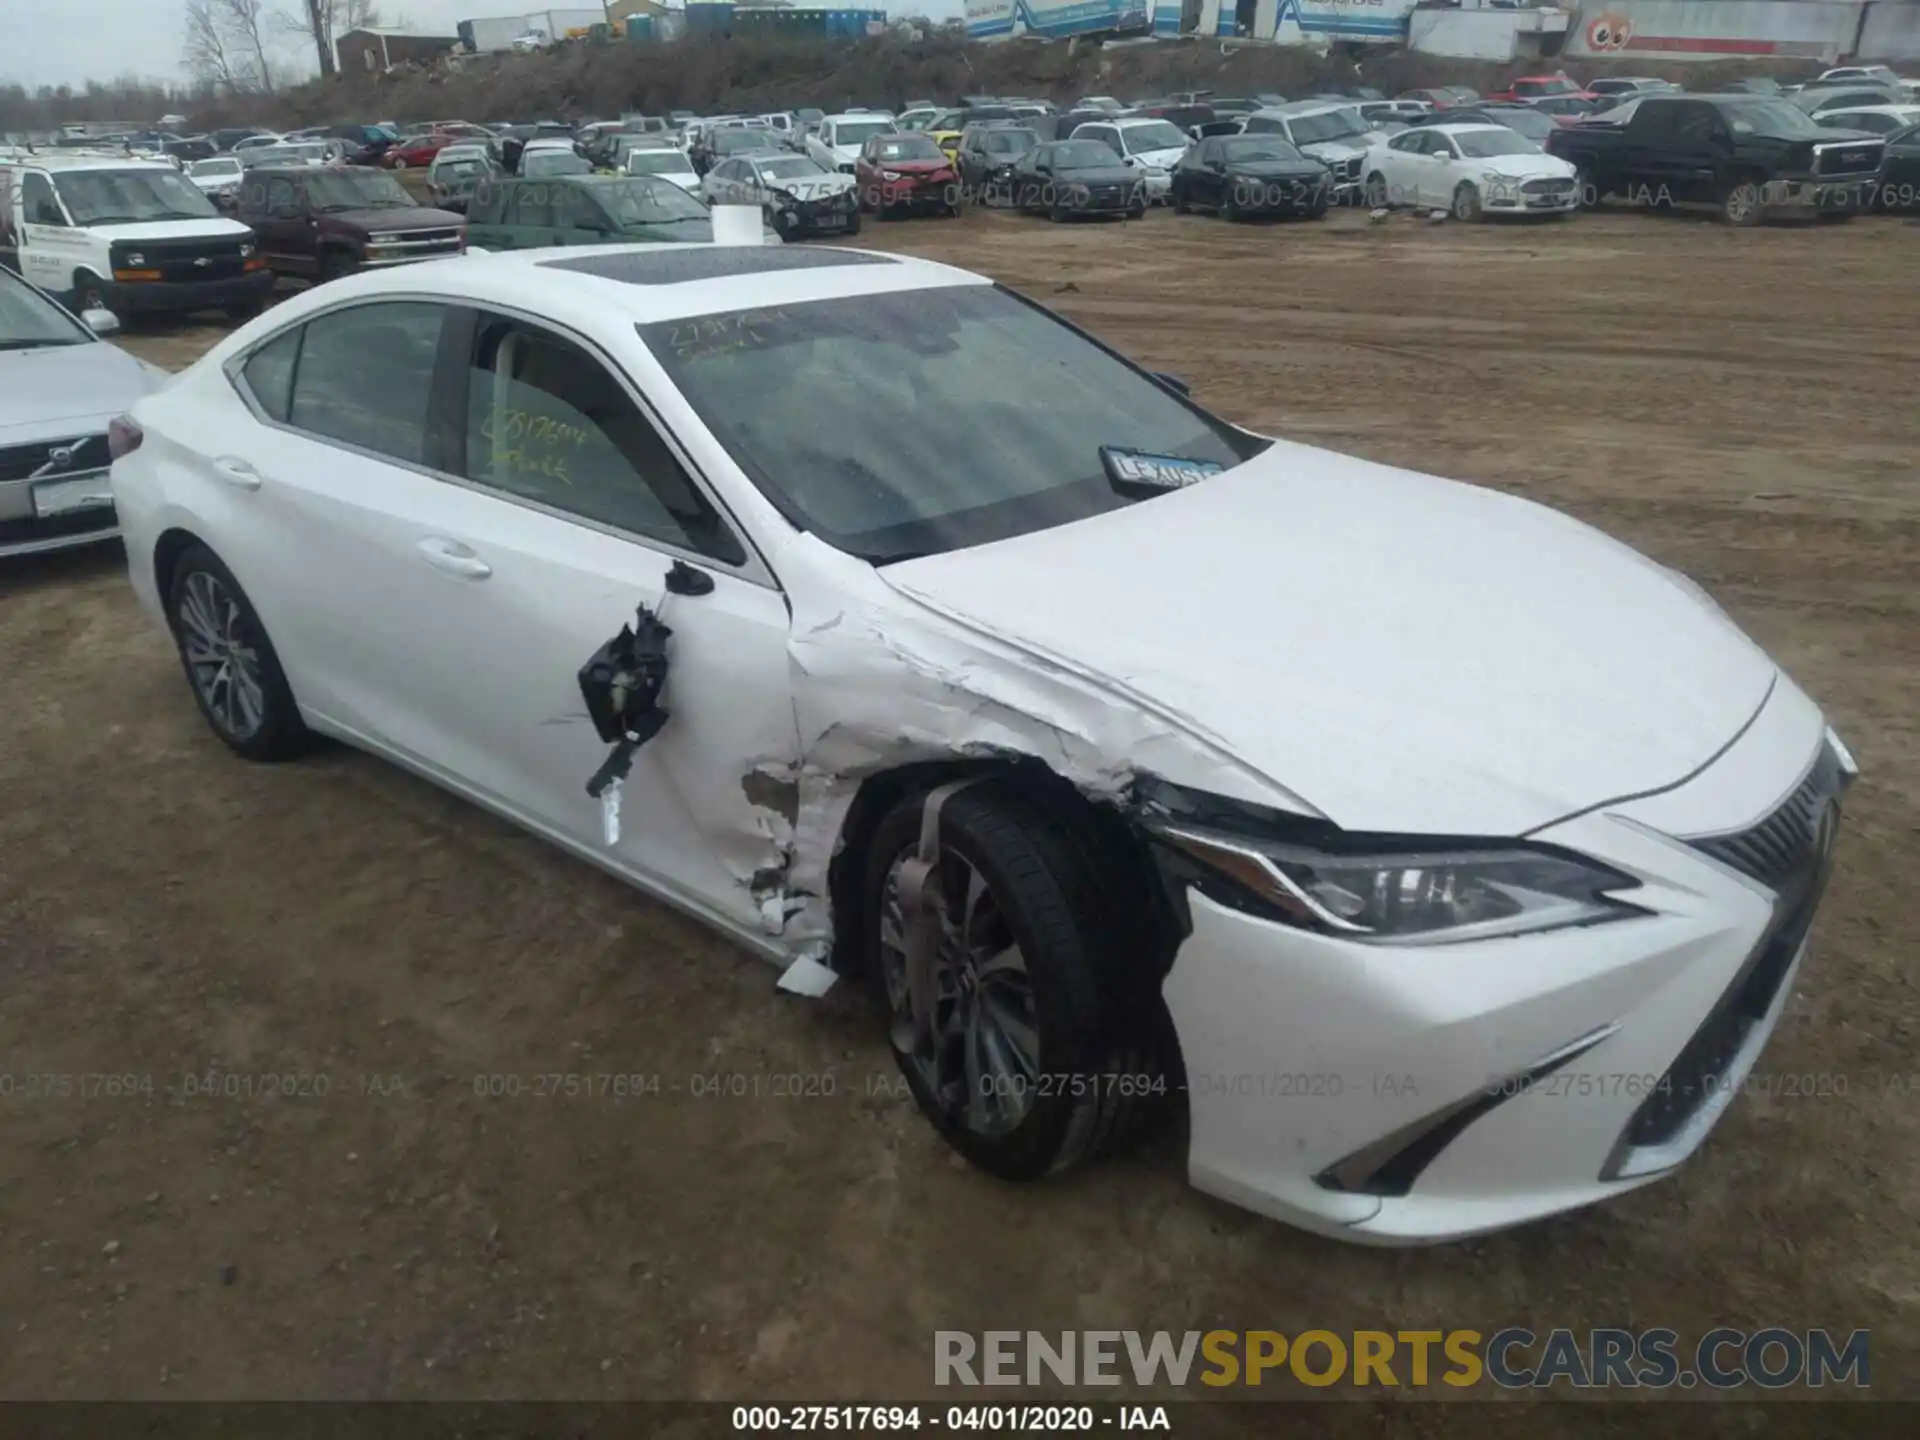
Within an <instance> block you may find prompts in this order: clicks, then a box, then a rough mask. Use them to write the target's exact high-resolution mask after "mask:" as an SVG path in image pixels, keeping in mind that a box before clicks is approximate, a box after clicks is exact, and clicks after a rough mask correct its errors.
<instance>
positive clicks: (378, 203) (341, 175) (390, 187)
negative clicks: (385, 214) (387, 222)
mask: <svg viewBox="0 0 1920 1440" xmlns="http://www.w3.org/2000/svg"><path fill="white" fill-rule="evenodd" d="M307 195H308V198H309V199H311V200H312V202H313V208H314V209H316V210H318V211H321V212H322V213H323V214H324V213H329V212H334V211H340V210H401V209H406V208H409V207H411V206H412V204H413V197H412V196H410V195H408V194H407V192H406V191H405V190H404V189H403V188H402V187H401V185H400V182H399V181H398V180H396V179H394V178H393V177H392V176H391V175H387V174H384V173H382V172H381V171H378V170H316V171H315V172H314V173H313V174H312V175H310V176H308V177H307Z"/></svg>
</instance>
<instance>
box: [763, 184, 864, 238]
mask: <svg viewBox="0 0 1920 1440" xmlns="http://www.w3.org/2000/svg"><path fill="white" fill-rule="evenodd" d="M859 214H860V207H859V205H858V204H857V203H855V201H854V196H853V193H852V192H851V191H848V192H847V196H846V200H845V202H844V203H843V202H842V201H841V199H840V198H839V197H838V196H835V197H834V198H833V199H830V200H798V201H791V202H788V201H781V200H772V201H769V202H767V205H766V217H767V223H768V224H769V225H772V224H775V223H776V218H777V219H778V220H779V222H780V223H784V224H785V225H786V226H787V228H788V231H789V232H790V233H791V234H794V235H837V234H839V233H841V232H842V231H844V230H846V229H848V228H849V227H850V226H852V225H853V224H854V222H855V221H856V220H857V219H858V217H859Z"/></svg>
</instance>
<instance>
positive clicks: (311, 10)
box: [282, 0, 380, 79]
mask: <svg viewBox="0 0 1920 1440" xmlns="http://www.w3.org/2000/svg"><path fill="white" fill-rule="evenodd" d="M299 3H300V13H299V14H298V15H297V16H292V17H282V25H283V28H285V29H288V30H291V31H292V32H293V33H294V34H296V35H301V36H304V37H305V38H306V39H307V41H308V42H309V43H310V44H311V45H312V46H313V54H314V58H315V59H316V60H318V61H319V62H320V75H321V78H323V79H325V78H327V77H329V76H332V75H333V74H335V73H336V71H337V67H336V65H335V63H334V54H333V42H334V41H335V40H336V39H337V38H338V37H339V36H342V35H344V34H346V33H347V32H348V31H349V30H370V29H372V28H373V27H375V26H377V25H378V24H379V23H380V9H379V6H378V4H377V3H376V0H299Z"/></svg>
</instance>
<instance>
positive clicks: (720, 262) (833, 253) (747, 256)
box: [540, 245, 894, 285]
mask: <svg viewBox="0 0 1920 1440" xmlns="http://www.w3.org/2000/svg"><path fill="white" fill-rule="evenodd" d="M893 263H894V261H893V260H892V259H891V258H889V257H888V256H885V255H863V254H861V253H860V252H859V251H857V250H829V249H825V248H815V247H813V246H810V245H702V246H699V247H697V248H691V247H690V248H688V249H685V250H623V251H621V252H619V253H618V254H613V255H582V256H581V257H580V258H579V259H577V260H572V259H569V260H542V261H541V262H540V264H541V265H542V266H543V267H545V268H546V269H549V270H574V271H578V272H579V273H580V274H582V275H597V276H599V277H600V278H601V279H602V280H618V281H620V282H621V283H622V284H625V285H679V284H682V283H683V282H685V281H689V280H726V279H732V278H733V277H735V276H739V275H765V274H769V273H771V272H772V271H775V270H832V269H836V268H839V267H841V266H845V265H891V264H893Z"/></svg>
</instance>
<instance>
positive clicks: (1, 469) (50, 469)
mask: <svg viewBox="0 0 1920 1440" xmlns="http://www.w3.org/2000/svg"><path fill="white" fill-rule="evenodd" d="M110 462H111V457H110V456H109V455H108V454H107V437H106V436H105V435H79V436H74V437H72V438H70V439H66V440H36V441H34V442H33V443H32V444H30V445H10V446H6V447H4V448H0V482H5V481H9V480H65V479H69V478H71V477H73V476H75V475H85V474H87V473H89V472H90V471H94V470H104V469H105V468H106V467H107V465H108V464H109V463H110ZM43 471H44V473H41V472H43Z"/></svg>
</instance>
